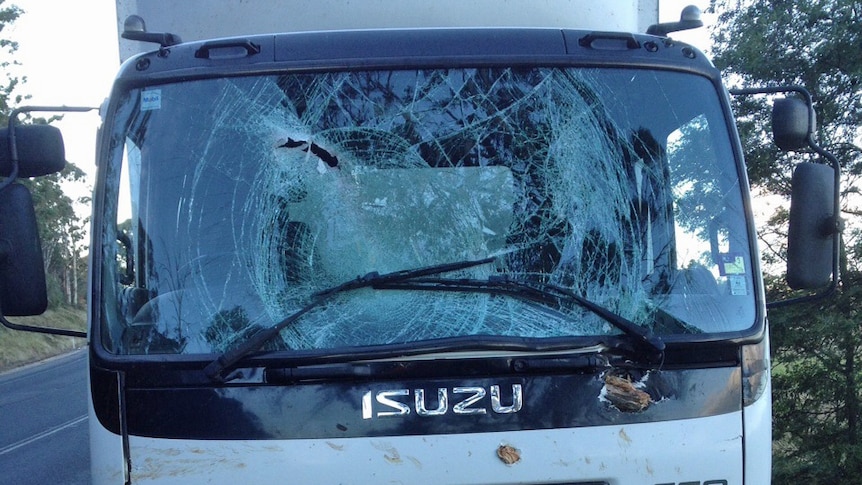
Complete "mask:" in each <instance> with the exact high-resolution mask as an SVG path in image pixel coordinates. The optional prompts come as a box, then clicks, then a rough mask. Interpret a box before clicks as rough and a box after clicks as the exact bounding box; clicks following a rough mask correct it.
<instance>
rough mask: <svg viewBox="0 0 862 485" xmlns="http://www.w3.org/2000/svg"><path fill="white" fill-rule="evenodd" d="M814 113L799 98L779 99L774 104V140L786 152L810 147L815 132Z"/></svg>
mask: <svg viewBox="0 0 862 485" xmlns="http://www.w3.org/2000/svg"><path fill="white" fill-rule="evenodd" d="M814 125H815V118H814V111H813V110H811V109H809V107H808V105H807V104H805V101H803V100H801V99H799V98H779V99H776V100H775V102H774V103H773V104H772V138H773V140H775V144H776V145H778V148H781V149H782V150H786V151H794V150H799V149H800V148H805V147H808V146H809V144H808V142H809V140H810V137H811V134H812V133H814V131H815V126H814Z"/></svg>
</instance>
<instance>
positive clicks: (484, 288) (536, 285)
mask: <svg viewBox="0 0 862 485" xmlns="http://www.w3.org/2000/svg"><path fill="white" fill-rule="evenodd" d="M373 288H375V289H378V290H413V291H416V290H427V291H457V292H474V293H475V292H482V293H489V294H503V295H507V296H511V297H513V298H518V299H522V300H527V301H532V302H538V303H542V304H545V305H549V306H554V307H562V306H564V305H563V304H564V303H568V302H572V303H575V304H576V305H578V306H580V307H582V308H585V309H587V310H589V311H590V312H592V313H593V314H595V315H598V316H599V317H600V318H602V319H603V320H605V321H606V322H608V323H610V324H611V325H613V326H614V327H616V328H617V329H618V330H620V331H622V332H623V333H624V334H625V335H627V336H628V337H630V338H631V340H632V342H633V343H634V344H636V345H637V346H638V347H640V349H641V350H642V351H644V352H646V357H647V360H650V361H654V362H660V361H661V358H662V355H663V353H664V349H665V344H664V342H663V341H662V340H661V338H660V337H659V336H657V335H654V334H653V333H652V331H651V330H649V329H648V328H645V327H642V326H640V325H638V324H636V323H634V322H632V321H631V320H629V319H627V318H625V317H623V316H622V315H619V314H617V313H614V312H612V311H611V310H609V309H607V308H605V307H603V306H601V305H599V304H597V303H595V302H593V301H591V300H589V299H587V298H585V297H583V296H581V295H579V294H577V293H575V292H574V291H572V290H570V289H569V288H565V287H562V286H559V285H554V284H551V283H540V282H527V281H520V280H515V279H511V278H509V277H508V276H494V277H491V278H489V279H487V280H471V279H445V278H411V279H410V280H409V281H406V280H405V281H395V282H385V283H380V284H375V285H373Z"/></svg>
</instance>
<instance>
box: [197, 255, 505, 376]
mask: <svg viewBox="0 0 862 485" xmlns="http://www.w3.org/2000/svg"><path fill="white" fill-rule="evenodd" d="M495 260H496V258H494V257H491V258H485V259H477V260H467V261H458V262H454V263H445V264H438V265H434V266H425V267H422V268H414V269H408V270H402V271H395V272H392V273H385V274H380V273H378V272H376V271H375V272H371V273H368V274H366V275H365V276H359V277H357V278H355V279H352V280H349V281H346V282H344V283H342V284H340V285H337V286H333V287H331V288H327V289H325V290H321V291H318V292H316V293H312V295H311V298H310V299H309V301H308V303H306V304H305V306H303V307H302V308H300V309H299V310H297V311H295V312H294V313H292V314H290V315H289V316H288V317H287V318H285V319H284V320H282V321H280V322H278V323H277V324H275V325H273V326H271V327H268V328H265V329H263V330H261V331H259V332H257V333H256V334H254V335H253V336H252V337H251V338H250V339H248V340H246V341H244V342H242V343H241V344H239V345H237V346H235V347H233V348H231V349H228V350H227V351H225V352H224V353H222V354H221V355H219V356H218V358H217V359H215V360H214V361H212V362H210V363H209V364H207V366H206V367H205V368H204V373H205V374H206V375H207V377H209V378H210V379H212V380H217V381H220V380H223V376H222V373H223V372H224V371H225V369H228V368H230V367H232V366H233V365H234V364H236V363H237V362H239V361H240V360H241V359H242V358H244V357H246V356H248V355H249V354H251V353H252V352H256V351H257V350H259V349H260V348H261V347H263V345H264V344H266V343H267V342H268V341H270V340H271V339H273V338H275V336H277V335H278V334H279V333H280V332H281V331H282V330H284V329H285V328H286V327H288V326H289V325H291V324H293V323H294V322H296V321H297V320H299V319H300V318H302V316H303V315H305V314H306V313H308V312H310V311H312V310H314V309H315V308H317V307H319V306H321V305H323V304H325V303H326V302H327V301H329V299H330V298H332V297H333V296H335V295H337V294H339V293H344V292H347V291H353V290H358V289H360V288H377V287H379V286H384V285H391V284H395V283H399V282H404V281H407V280H411V279H414V278H422V277H425V276H433V275H437V274H441V273H449V272H451V271H458V270H462V269H467V268H472V267H474V266H480V265H483V264H488V263H492V262H494V261H495Z"/></svg>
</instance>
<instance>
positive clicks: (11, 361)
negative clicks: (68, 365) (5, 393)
mask: <svg viewBox="0 0 862 485" xmlns="http://www.w3.org/2000/svg"><path fill="white" fill-rule="evenodd" d="M9 320H10V321H12V322H14V323H21V324H26V325H33V326H39V327H55V328H66V329H74V330H86V328H87V313H86V312H85V311H84V310H78V309H75V308H63V307H61V308H55V309H49V310H48V311H46V312H45V313H43V314H42V315H39V316H37V317H14V318H13V317H10V318H9ZM85 345H87V341H86V340H85V339H82V338H74V337H63V336H59V335H46V334H41V333H34V332H21V331H16V330H9V329H8V328H6V327H4V326H2V325H0V372H2V371H4V370H8V369H12V368H14V367H18V366H20V365H24V364H29V363H31V362H36V361H39V360H42V359H45V358H47V357H51V356H54V355H59V354H62V353H65V352H69V351H71V350H74V349H77V348H81V347H84V346H85Z"/></svg>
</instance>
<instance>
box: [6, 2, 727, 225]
mask: <svg viewBox="0 0 862 485" xmlns="http://www.w3.org/2000/svg"><path fill="white" fill-rule="evenodd" d="M10 4H11V5H17V6H18V7H20V8H21V9H22V10H23V11H24V14H22V15H21V17H20V18H19V19H18V20H16V21H15V22H14V23H13V24H12V25H11V26H9V27H7V28H6V29H4V31H3V36H5V37H7V38H9V39H11V40H14V41H17V42H18V43H19V48H18V51H17V52H16V53H15V55H14V59H15V60H17V61H18V62H20V63H21V66H18V67H17V69H15V70H13V71H12V72H13V73H14V74H15V75H17V76H19V77H24V76H26V82H25V83H24V84H23V85H22V86H21V88H20V89H19V92H18V94H27V95H30V96H31V98H30V99H29V100H27V101H26V103H25V104H27V105H67V106H99V105H101V104H102V102H103V101H104V99H105V98H106V97H107V96H108V94H109V92H110V88H111V83H112V80H113V77H114V75H115V74H116V72H117V70H118V69H119V53H118V46H117V19H116V6H115V0H5V1H4V3H3V6H6V5H10ZM689 4H694V5H697V6H699V7H700V8H701V9H703V10H705V9H706V7H707V6H708V4H709V1H708V0H660V9H659V10H660V12H659V13H660V20H661V21H663V22H664V21H675V20H678V19H679V14H680V12H681V11H682V9H683V8H684V7H685V6H686V5H689ZM704 21H705V22H706V23H707V27H708V25H709V23H710V21H711V20H710V18H709V17H705V18H704ZM177 33H178V34H180V35H182V32H177ZM673 37H674V38H676V39H678V40H681V41H683V42H688V43H691V44H693V45H695V46H696V47H698V48H700V49H701V50H706V49H708V30H707V28H702V29H698V30H697V31H693V32H681V33H677V34H673ZM56 125H57V126H58V127H59V128H60V129H61V130H62V132H63V137H64V140H65V142H66V159H67V160H69V161H70V162H72V163H74V164H75V165H77V166H78V167H79V168H81V169H83V170H84V171H85V172H87V173H88V175H89V181H88V183H87V184H83V185H82V186H78V187H67V190H69V191H74V192H77V194H78V195H88V192H89V190H90V188H91V187H92V180H93V179H94V172H95V162H94V159H95V155H94V153H95V138H96V130H97V128H98V125H99V118H98V115H97V114H95V113H90V114H66V115H65V117H64V119H63V120H62V121H61V122H58V123H56ZM86 210H87V209H86V208H85V207H81V208H80V211H82V212H83V211H86Z"/></svg>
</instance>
